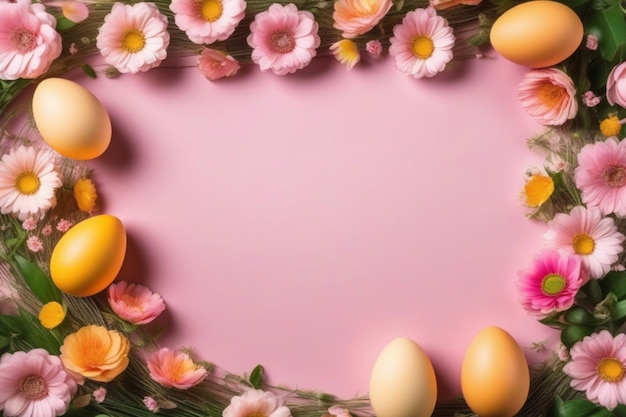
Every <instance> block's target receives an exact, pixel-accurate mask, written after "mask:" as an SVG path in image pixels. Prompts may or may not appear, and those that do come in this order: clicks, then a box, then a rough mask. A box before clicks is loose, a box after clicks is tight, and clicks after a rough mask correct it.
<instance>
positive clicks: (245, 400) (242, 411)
mask: <svg viewBox="0 0 626 417" xmlns="http://www.w3.org/2000/svg"><path fill="white" fill-rule="evenodd" d="M255 416H263V417H291V411H290V410H289V408H287V407H286V406H284V405H283V401H282V400H281V399H280V398H278V397H277V396H276V394H274V393H273V392H270V391H261V390H258V389H250V390H248V391H246V392H244V393H243V394H241V395H238V396H235V397H232V398H231V399H230V404H229V405H228V407H226V408H225V409H224V411H223V412H222V417H255Z"/></svg>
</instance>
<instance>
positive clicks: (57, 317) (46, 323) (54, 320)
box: [39, 301, 65, 329]
mask: <svg viewBox="0 0 626 417" xmlns="http://www.w3.org/2000/svg"><path fill="white" fill-rule="evenodd" d="M63 320H65V309H63V306H62V305H61V304H59V303H57V302H56V301H51V302H49V303H47V304H44V306H43V307H41V310H40V311H39V321H40V322H41V325H42V326H43V327H45V328H46V329H54V328H55V327H57V326H58V325H59V324H61V323H63Z"/></svg>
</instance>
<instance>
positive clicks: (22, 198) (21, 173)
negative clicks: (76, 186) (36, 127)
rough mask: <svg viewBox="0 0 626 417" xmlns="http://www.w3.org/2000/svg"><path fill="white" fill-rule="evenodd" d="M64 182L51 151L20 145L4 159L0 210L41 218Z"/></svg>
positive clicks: (0, 167) (0, 181) (0, 176)
mask: <svg viewBox="0 0 626 417" xmlns="http://www.w3.org/2000/svg"><path fill="white" fill-rule="evenodd" d="M0 4H1V3H0ZM61 185H62V182H61V177H60V176H59V173H58V172H57V170H56V163H55V157H54V155H53V154H52V153H51V152H47V151H41V150H39V151H37V150H35V149H34V148H33V147H31V146H20V147H18V148H16V149H14V150H12V151H11V152H10V153H8V154H4V155H2V160H1V161H0V211H2V213H3V214H7V213H13V214H15V215H16V216H17V217H18V218H19V219H20V220H26V219H27V218H28V217H34V218H38V219H39V218H41V217H42V216H43V215H44V214H45V212H46V211H47V210H48V209H49V208H51V207H53V206H54V205H55V204H56V196H55V192H56V189H57V188H59V187H60V186H61Z"/></svg>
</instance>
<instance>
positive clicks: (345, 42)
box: [330, 39, 361, 70]
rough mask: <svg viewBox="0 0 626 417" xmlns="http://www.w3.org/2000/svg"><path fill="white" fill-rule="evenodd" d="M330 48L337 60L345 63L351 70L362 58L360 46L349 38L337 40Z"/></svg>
mask: <svg viewBox="0 0 626 417" xmlns="http://www.w3.org/2000/svg"><path fill="white" fill-rule="evenodd" d="M330 50H331V51H332V53H333V55H335V58H337V61H339V62H341V63H342V64H345V65H346V66H347V67H348V69H349V70H351V69H352V68H353V67H354V66H355V65H356V64H357V62H359V60H360V59H361V54H360V53H359V47H358V46H357V45H356V43H354V41H351V40H349V39H342V40H340V41H339V42H335V43H333V44H332V45H331V46H330Z"/></svg>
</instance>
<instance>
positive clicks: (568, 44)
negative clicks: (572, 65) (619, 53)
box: [490, 0, 583, 68]
mask: <svg viewBox="0 0 626 417" xmlns="http://www.w3.org/2000/svg"><path fill="white" fill-rule="evenodd" d="M490 38H491V44H492V45H493V47H494V49H495V50H496V51H498V53H500V55H502V56H503V57H505V58H506V59H508V60H510V61H513V62H515V63H518V64H521V65H525V66H527V67H531V68H543V67H550V66H552V65H556V64H558V63H559V62H561V61H563V60H565V59H566V58H568V57H569V56H570V55H571V54H573V53H574V51H576V49H577V48H578V47H579V46H580V44H581V42H582V40H583V24H582V22H581V20H580V18H579V17H578V15H576V13H575V12H574V11H573V10H572V9H570V8H569V7H567V6H566V5H564V4H562V3H559V2H556V1H549V0H533V1H528V2H525V3H521V4H518V5H517V6H515V7H512V8H511V9H509V10H507V11H506V12H504V13H503V14H502V15H501V16H500V17H499V18H498V19H497V20H496V21H495V22H494V24H493V26H492V28H491V33H490Z"/></svg>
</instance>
